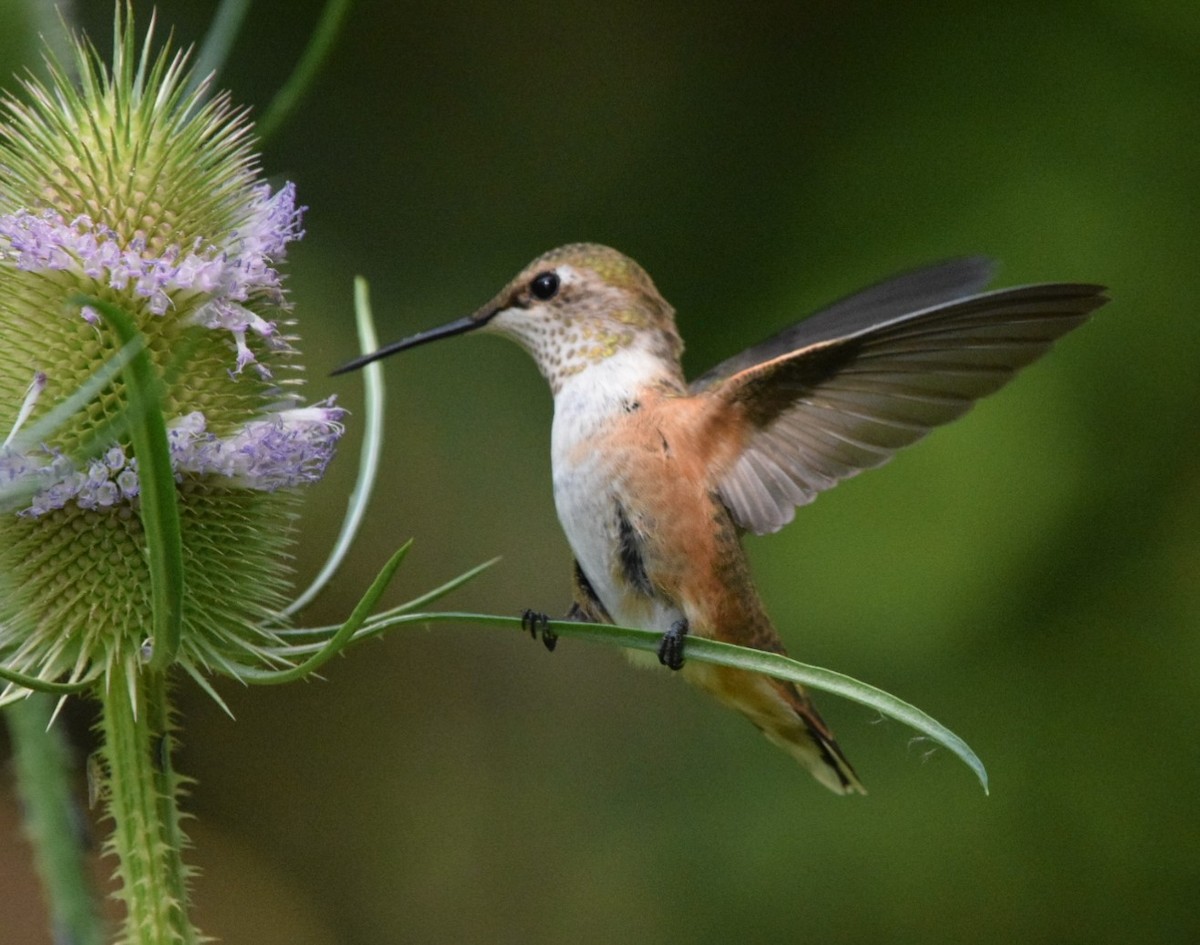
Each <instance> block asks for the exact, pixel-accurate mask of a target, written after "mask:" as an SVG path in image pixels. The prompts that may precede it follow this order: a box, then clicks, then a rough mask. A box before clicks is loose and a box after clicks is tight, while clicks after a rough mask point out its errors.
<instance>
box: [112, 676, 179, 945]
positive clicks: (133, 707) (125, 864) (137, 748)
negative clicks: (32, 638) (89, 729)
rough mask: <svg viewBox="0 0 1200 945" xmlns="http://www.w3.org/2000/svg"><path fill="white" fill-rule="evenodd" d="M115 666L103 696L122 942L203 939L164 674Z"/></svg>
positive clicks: (166, 943) (157, 944)
mask: <svg viewBox="0 0 1200 945" xmlns="http://www.w3.org/2000/svg"><path fill="white" fill-rule="evenodd" d="M136 671H137V670H136V669H135V668H134V667H133V666H131V665H126V666H124V667H121V668H117V667H114V669H113V672H112V674H111V676H110V679H109V686H108V688H107V690H106V691H105V692H104V693H102V696H101V707H102V717H101V723H100V724H101V729H102V731H103V734H104V747H103V753H104V760H105V765H106V769H107V777H106V783H105V799H106V801H107V804H108V812H109V815H110V817H111V818H112V822H113V832H112V836H111V838H110V839H109V841H108V848H109V850H110V852H112V853H113V854H115V855H116V857H117V861H118V863H117V875H118V877H119V879H120V882H121V889H120V892H119V893H118V895H119V897H120V899H121V900H122V901H123V902H124V903H125V922H124V926H123V928H122V930H121V936H120V938H119V939H118V943H119V945H196V943H198V942H199V941H200V935H199V933H198V932H197V931H196V929H195V927H194V926H193V925H192V924H191V922H190V920H189V919H188V915H187V876H188V873H187V869H186V868H185V867H184V865H183V856H182V853H183V846H184V839H183V835H182V832H181V831H180V829H179V809H178V806H177V800H178V793H179V792H178V779H177V777H176V775H175V774H174V772H173V771H172V770H171V766H170V746H171V736H170V730H169V724H168V722H169V718H170V706H169V704H168V701H167V687H166V681H165V679H164V677H163V675H162V674H161V673H153V672H151V673H147V674H145V675H144V676H143V677H142V678H140V679H138V680H137V681H136V683H135V681H134V680H132V679H130V678H129V677H128V676H127V674H128V673H130V672H136Z"/></svg>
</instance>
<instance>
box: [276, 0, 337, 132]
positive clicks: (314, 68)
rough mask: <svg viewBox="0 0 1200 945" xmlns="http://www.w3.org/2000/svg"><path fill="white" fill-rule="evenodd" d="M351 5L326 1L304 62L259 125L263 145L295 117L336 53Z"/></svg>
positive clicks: (296, 69)
mask: <svg viewBox="0 0 1200 945" xmlns="http://www.w3.org/2000/svg"><path fill="white" fill-rule="evenodd" d="M350 4H351V0H326V3H325V9H324V10H322V11H321V19H320V20H318V21H317V26H316V29H314V30H313V32H312V36H311V37H310V38H309V41H308V46H307V47H306V48H305V50H304V54H303V55H302V56H301V57H300V62H298V63H297V64H296V68H295V69H294V70H293V71H292V74H291V75H290V76H289V77H288V80H287V82H285V83H284V84H283V88H281V89H280V90H279V91H278V92H277V93H275V98H274V99H272V101H271V104H270V105H269V106H267V110H266V113H265V114H264V115H263V116H262V118H261V119H259V121H258V127H257V130H258V138H259V140H260V141H267V140H269V139H270V138H271V136H272V135H274V134H275V132H277V131H278V130H279V129H280V128H281V127H283V125H284V124H285V123H286V122H287V120H288V119H289V118H291V117H292V114H293V112H295V110H296V107H297V106H298V105H299V104H300V101H301V100H302V99H303V98H304V95H305V93H306V92H307V91H308V87H309V86H310V85H312V83H313V79H315V78H316V77H317V73H318V72H320V71H321V66H323V65H324V64H325V59H326V57H328V55H329V52H330V50H331V49H333V42H334V40H335V39H337V35H338V32H339V31H340V30H341V28H342V21H343V20H345V18H346V15H347V14H348V13H349V12H350Z"/></svg>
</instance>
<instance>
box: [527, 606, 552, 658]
mask: <svg viewBox="0 0 1200 945" xmlns="http://www.w3.org/2000/svg"><path fill="white" fill-rule="evenodd" d="M521 626H522V627H524V628H525V629H526V630H528V631H529V635H530V636H531V637H533V638H534V639H535V640H536V639H537V638H538V631H539V630H540V631H541V634H542V643H543V644H544V645H545V647H546V649H547V650H549V651H550V652H551V653H553V652H554V647H555V646H557V645H558V634H557V633H554V632H552V631H551V630H550V618H549V617H548V616H547V615H546V614H544V613H542V612H541V611H538V610H528V609H526V610H523V611H521Z"/></svg>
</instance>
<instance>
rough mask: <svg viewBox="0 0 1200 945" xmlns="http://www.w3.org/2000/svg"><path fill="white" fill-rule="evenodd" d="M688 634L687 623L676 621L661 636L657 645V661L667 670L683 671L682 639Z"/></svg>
mask: <svg viewBox="0 0 1200 945" xmlns="http://www.w3.org/2000/svg"><path fill="white" fill-rule="evenodd" d="M687 633H688V622H687V621H686V620H676V621H675V622H674V623H673V624H671V629H670V630H668V631H667V632H666V633H664V634H663V636H662V642H661V643H659V645H658V661H659V662H660V663H662V664H663V666H665V667H667V669H674V670H679V669H683V638H684V637H686V636H687Z"/></svg>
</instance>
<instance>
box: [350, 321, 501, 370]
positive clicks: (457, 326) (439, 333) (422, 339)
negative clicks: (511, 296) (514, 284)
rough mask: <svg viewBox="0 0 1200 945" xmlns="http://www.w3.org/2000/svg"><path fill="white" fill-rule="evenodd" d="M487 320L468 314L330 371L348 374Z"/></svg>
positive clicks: (481, 324) (482, 324)
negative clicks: (381, 359)
mask: <svg viewBox="0 0 1200 945" xmlns="http://www.w3.org/2000/svg"><path fill="white" fill-rule="evenodd" d="M487 322H488V319H487V317H481V316H480V314H479V313H478V312H476V313H475V314H474V315H467V316H466V317H465V318H460V319H458V320H457V321H453V322H450V324H448V325H442V326H441V327H440V328H430V329H429V330H428V331H422V332H418V333H417V334H415V335H410V336H409V337H408V338H402V339H401V340H400V341H393V342H392V343H391V344H388V345H384V346H383V347H382V348H378V349H376V350H375V351H372V352H371V353H370V354H364V355H360V356H359V357H357V358H355V359H354V360H353V361H347V362H346V363H345V364H343V365H342V366H341V367H339V368H336V369H335V370H333V371H330V372H329V373H330V376H331V377H332V376H335V375H338V374H346V373H347V372H349V371H357V370H358V369H359V368H360V367H364V366H366V365H368V364H370V363H371V362H372V361H378V360H379V359H380V358H386V357H387V356H388V355H389V354H395V353H396V352H397V351H407V350H408V349H409V348H415V347H417V345H423V344H426V343H427V342H430V341H437V340H438V339H439V338H450V337H451V336H453V335H461V334H463V333H464V332H468V331H472V330H474V329H476V328H482V327H483V326H484V325H486V324H487Z"/></svg>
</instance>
